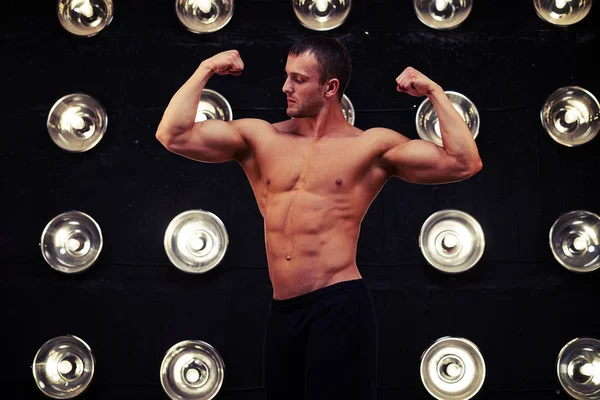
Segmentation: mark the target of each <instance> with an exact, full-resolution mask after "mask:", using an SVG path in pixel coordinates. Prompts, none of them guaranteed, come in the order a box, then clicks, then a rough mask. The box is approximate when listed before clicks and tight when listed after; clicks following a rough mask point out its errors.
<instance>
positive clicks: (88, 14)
mask: <svg viewBox="0 0 600 400" xmlns="http://www.w3.org/2000/svg"><path fill="white" fill-rule="evenodd" d="M112 19H113V2H112V0H59V1H58V20H59V22H60V24H61V25H62V27H63V28H65V29H66V30H67V31H68V32H70V33H72V34H73V35H77V36H85V37H90V36H94V35H96V34H98V32H100V31H101V30H102V29H104V28H106V27H107V26H108V24H110V22H111V21H112Z"/></svg>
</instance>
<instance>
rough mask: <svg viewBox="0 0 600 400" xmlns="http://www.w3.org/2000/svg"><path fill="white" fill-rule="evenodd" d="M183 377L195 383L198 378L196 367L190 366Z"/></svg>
mask: <svg viewBox="0 0 600 400" xmlns="http://www.w3.org/2000/svg"><path fill="white" fill-rule="evenodd" d="M185 379H187V380H188V382H192V383H196V382H198V380H199V379H200V373H199V372H198V370H197V369H196V368H190V369H188V370H187V371H186V373H185Z"/></svg>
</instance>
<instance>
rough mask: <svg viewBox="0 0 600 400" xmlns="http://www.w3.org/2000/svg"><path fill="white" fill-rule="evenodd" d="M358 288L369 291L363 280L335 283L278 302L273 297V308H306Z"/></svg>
mask: <svg viewBox="0 0 600 400" xmlns="http://www.w3.org/2000/svg"><path fill="white" fill-rule="evenodd" d="M358 288H363V289H365V290H368V289H367V285H366V282H365V280H364V279H363V278H359V279H353V280H350V281H342V282H338V283H334V284H333V285H329V286H325V287H322V288H319V289H316V290H313V291H312V292H308V293H304V294H301V295H299V296H296V297H292V298H289V299H283V300H276V299H274V298H272V297H271V306H272V307H276V308H279V309H293V308H295V307H300V306H306V305H307V304H310V303H316V302H318V301H319V300H320V299H321V298H323V297H325V296H329V295H331V294H333V293H339V292H344V291H348V290H353V289H354V290H355V289H358Z"/></svg>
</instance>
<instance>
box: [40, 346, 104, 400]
mask: <svg viewBox="0 0 600 400" xmlns="http://www.w3.org/2000/svg"><path fill="white" fill-rule="evenodd" d="M94 365H95V360H94V355H93V354H92V350H91V349H90V347H89V346H88V345H87V344H86V343H85V342H84V341H83V340H81V339H80V338H78V337H76V336H72V335H66V336H58V337H55V338H53V339H50V340H48V341H47V342H46V343H44V344H43V345H42V347H40V349H39V350H38V351H37V353H36V355H35V357H34V359H33V365H32V367H31V368H32V370H33V379H35V383H36V385H37V386H38V388H39V389H40V390H41V391H42V392H43V393H44V394H45V395H46V396H48V397H51V398H53V399H71V398H73V397H76V396H78V395H80V394H81V393H82V392H83V391H84V390H85V389H86V388H87V387H88V385H89V384H90V382H91V380H92V377H93V376H94Z"/></svg>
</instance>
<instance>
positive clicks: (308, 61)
mask: <svg viewBox="0 0 600 400" xmlns="http://www.w3.org/2000/svg"><path fill="white" fill-rule="evenodd" d="M285 70H286V81H285V83H284V85H283V91H284V92H285V93H286V95H287V97H288V110H287V113H288V116H290V117H310V116H315V115H316V114H317V113H318V111H319V110H320V108H321V107H322V106H323V105H324V104H325V102H326V101H328V99H335V100H336V101H337V102H338V103H339V102H340V101H341V99H342V96H343V94H344V91H345V90H346V87H347V86H348V82H349V81H350V74H351V70H352V67H351V63H350V56H349V55H348V51H347V50H346V49H345V47H344V46H343V45H342V44H341V43H340V42H339V41H338V40H336V39H334V38H330V37H326V36H313V37H309V38H306V39H302V40H300V41H298V42H296V43H295V44H294V45H293V46H292V48H291V49H290V51H289V53H288V60H287V64H286V68H285Z"/></svg>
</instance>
